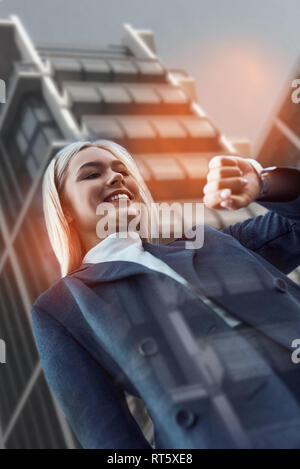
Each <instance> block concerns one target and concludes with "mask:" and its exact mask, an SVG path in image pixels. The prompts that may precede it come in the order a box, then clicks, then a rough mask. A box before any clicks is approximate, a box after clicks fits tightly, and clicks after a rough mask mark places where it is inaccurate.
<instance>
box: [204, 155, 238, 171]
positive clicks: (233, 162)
mask: <svg viewBox="0 0 300 469" xmlns="http://www.w3.org/2000/svg"><path fill="white" fill-rule="evenodd" d="M237 165H238V164H237V159H236V158H235V157H234V156H225V155H220V156H214V157H213V158H212V159H211V160H210V162H209V163H208V167H209V168H210V169H213V168H220V167H221V166H237Z"/></svg>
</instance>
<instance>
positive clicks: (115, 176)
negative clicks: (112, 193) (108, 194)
mask: <svg viewBox="0 0 300 469" xmlns="http://www.w3.org/2000/svg"><path fill="white" fill-rule="evenodd" d="M123 180H124V177H123V174H121V173H118V172H116V171H112V172H111V175H110V176H109V177H108V180H107V184H108V185H109V186H113V185H115V184H117V183H119V184H120V183H121V182H123Z"/></svg>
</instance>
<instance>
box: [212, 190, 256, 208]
mask: <svg viewBox="0 0 300 469" xmlns="http://www.w3.org/2000/svg"><path fill="white" fill-rule="evenodd" d="M228 190H229V189H228ZM225 191H227V189H223V191H219V192H217V193H216V192H215V193H214V194H207V195H205V197H204V199H203V202H204V203H205V205H206V207H208V208H211V209H216V210H218V209H224V208H226V209H228V210H237V209H239V208H242V207H245V206H246V205H248V202H247V201H246V200H245V197H243V196H241V195H233V194H230V195H229V196H227V197H226V198H225V199H224V198H223V197H222V195H221V194H222V192H225Z"/></svg>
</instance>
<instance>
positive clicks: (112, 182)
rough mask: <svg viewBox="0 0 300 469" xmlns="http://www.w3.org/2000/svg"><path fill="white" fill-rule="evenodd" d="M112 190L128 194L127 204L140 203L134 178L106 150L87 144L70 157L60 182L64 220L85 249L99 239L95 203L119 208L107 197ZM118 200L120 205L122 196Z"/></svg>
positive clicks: (122, 164) (110, 194)
mask: <svg viewBox="0 0 300 469" xmlns="http://www.w3.org/2000/svg"><path fill="white" fill-rule="evenodd" d="M115 191H117V192H118V191H121V192H123V193H125V194H127V195H128V197H129V200H128V201H127V204H128V206H130V204H132V203H133V202H142V198H141V196H140V191H139V187H138V185H137V183H136V182H135V180H134V178H133V177H132V176H131V175H130V174H129V172H128V170H127V168H126V166H125V165H124V163H122V162H121V161H120V160H119V159H118V158H117V157H116V156H114V155H113V154H112V153H110V152H109V151H107V150H104V149H102V148H97V147H88V148H84V149H83V150H81V151H80V152H78V153H77V154H76V155H75V156H74V157H73V158H72V159H71V161H70V163H69V166H68V170H67V174H66V179H65V184H64V194H63V196H64V212H65V214H66V216H67V220H68V222H69V223H70V222H72V223H74V224H75V226H76V228H77V230H78V232H79V235H80V237H81V240H82V242H83V244H84V246H85V248H86V250H88V249H90V248H91V247H93V246H95V245H96V244H97V243H98V242H99V236H97V233H96V225H97V222H98V221H99V218H100V217H99V215H97V214H96V209H97V206H98V205H99V204H100V203H101V202H110V203H113V208H114V209H115V210H116V211H118V210H119V200H118V199H117V200H116V201H114V202H113V201H112V200H111V199H110V196H112V195H113V193H114V192H115ZM122 202H123V207H124V201H123V199H121V203H122ZM125 205H126V204H125Z"/></svg>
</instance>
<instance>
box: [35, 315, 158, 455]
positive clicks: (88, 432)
mask: <svg viewBox="0 0 300 469" xmlns="http://www.w3.org/2000/svg"><path fill="white" fill-rule="evenodd" d="M32 321H33V331H34V336H35V339H36V343H37V347H38V351H39V354H40V358H41V362H42V367H43V370H44V373H45V377H46V380H47V382H48V384H49V386H50V389H51V390H52V391H53V393H54V395H55V397H56V399H57V401H58V403H59V405H60V407H61V409H62V411H63V413H64V415H65V417H66V419H67V420H68V421H69V423H70V425H71V427H72V429H73V431H74V433H75V434H76V436H77V438H78V440H79V442H80V443H81V445H82V447H83V448H86V449H106V448H108V449H124V448H130V449H135V448H136V449H151V448H152V447H151V445H150V444H149V443H148V441H147V440H146V439H145V437H144V435H143V433H142V431H141V429H140V427H139V426H138V424H137V423H136V421H135V420H134V418H133V416H132V415H131V413H130V411H129V409H128V405H127V402H126V399H125V395H124V392H123V390H122V389H121V388H120V387H118V386H117V385H116V384H115V383H114V382H113V380H112V378H111V376H110V375H109V374H108V373H107V372H106V370H105V369H103V368H102V366H100V365H99V364H98V363H97V362H96V361H95V359H94V358H93V357H92V356H91V355H90V354H89V352H88V351H87V350H86V349H85V348H83V347H82V346H81V345H80V344H79V343H78V342H77V341H76V340H75V339H74V337H73V336H72V335H71V334H70V333H69V331H68V330H66V328H65V327H64V326H62V325H61V324H60V323H59V322H58V321H57V320H56V319H55V318H54V317H52V316H51V315H50V314H48V313H47V312H45V311H42V310H40V309H37V308H36V307H33V308H32Z"/></svg>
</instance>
